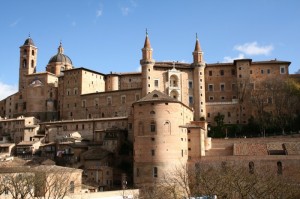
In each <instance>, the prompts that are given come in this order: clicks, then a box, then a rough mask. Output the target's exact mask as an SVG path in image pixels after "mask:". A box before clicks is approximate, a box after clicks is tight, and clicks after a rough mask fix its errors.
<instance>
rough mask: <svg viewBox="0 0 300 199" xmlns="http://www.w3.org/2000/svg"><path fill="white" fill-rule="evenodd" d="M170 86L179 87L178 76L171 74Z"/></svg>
mask: <svg viewBox="0 0 300 199" xmlns="http://www.w3.org/2000/svg"><path fill="white" fill-rule="evenodd" d="M170 87H178V77H177V76H176V75H171V77H170Z"/></svg>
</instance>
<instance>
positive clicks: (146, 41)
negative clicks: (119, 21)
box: [144, 28, 151, 49]
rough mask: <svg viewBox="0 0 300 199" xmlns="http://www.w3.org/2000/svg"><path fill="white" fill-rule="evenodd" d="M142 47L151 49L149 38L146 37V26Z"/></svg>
mask: <svg viewBox="0 0 300 199" xmlns="http://www.w3.org/2000/svg"><path fill="white" fill-rule="evenodd" d="M144 48H147V49H151V44H150V40H149V37H148V30H147V28H146V38H145V43H144Z"/></svg>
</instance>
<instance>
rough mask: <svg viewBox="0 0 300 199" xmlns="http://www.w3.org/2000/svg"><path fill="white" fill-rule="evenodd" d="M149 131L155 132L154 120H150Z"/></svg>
mask: <svg viewBox="0 0 300 199" xmlns="http://www.w3.org/2000/svg"><path fill="white" fill-rule="evenodd" d="M150 131H151V132H155V131H156V125H155V122H151V124H150Z"/></svg>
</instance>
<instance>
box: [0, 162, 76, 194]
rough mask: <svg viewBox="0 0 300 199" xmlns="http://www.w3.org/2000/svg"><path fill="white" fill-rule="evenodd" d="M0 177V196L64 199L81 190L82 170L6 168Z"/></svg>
mask: <svg viewBox="0 0 300 199" xmlns="http://www.w3.org/2000/svg"><path fill="white" fill-rule="evenodd" d="M5 169H6V170H5V173H3V172H2V173H1V175H0V195H1V194H3V193H4V192H7V193H8V194H10V195H11V197H12V198H13V199H25V198H43V199H50V198H51V199H62V198H64V197H65V196H67V195H72V194H73V193H78V192H79V191H78V190H79V189H81V170H78V169H73V168H64V167H58V166H37V167H33V168H32V167H31V168H29V167H20V168H17V169H16V168H5Z"/></svg>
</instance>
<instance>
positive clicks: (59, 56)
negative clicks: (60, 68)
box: [48, 53, 72, 64]
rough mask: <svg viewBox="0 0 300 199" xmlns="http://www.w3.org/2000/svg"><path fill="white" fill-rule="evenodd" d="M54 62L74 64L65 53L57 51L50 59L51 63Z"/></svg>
mask: <svg viewBox="0 0 300 199" xmlns="http://www.w3.org/2000/svg"><path fill="white" fill-rule="evenodd" d="M53 62H64V63H69V64H72V61H71V59H70V58H69V57H68V56H67V55H64V54H61V53H57V54H56V55H54V56H53V57H51V59H50V60H49V62H48V63H49V64H50V63H53Z"/></svg>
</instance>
